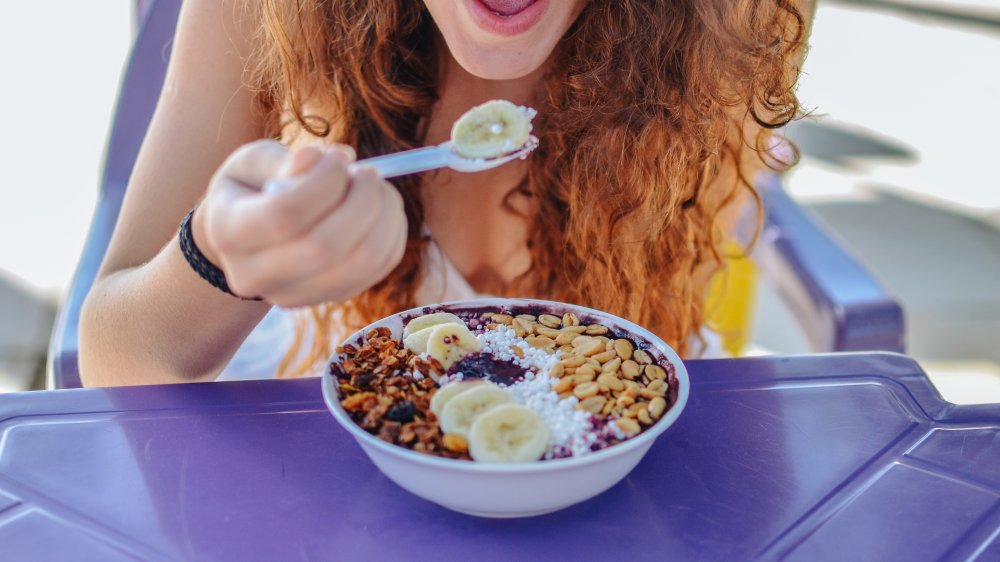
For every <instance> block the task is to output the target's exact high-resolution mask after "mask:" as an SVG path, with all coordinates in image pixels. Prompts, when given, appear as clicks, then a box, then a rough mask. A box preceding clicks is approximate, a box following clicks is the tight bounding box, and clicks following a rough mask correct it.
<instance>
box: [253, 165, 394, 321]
mask: <svg viewBox="0 0 1000 562" xmlns="http://www.w3.org/2000/svg"><path fill="white" fill-rule="evenodd" d="M378 183H379V185H377V186H372V187H371V189H370V191H382V192H383V194H382V195H381V198H382V201H383V203H382V204H381V205H379V206H378V207H375V208H374V209H375V210H376V212H374V213H368V215H369V216H366V217H364V219H363V222H361V223H360V224H359V225H358V227H357V228H356V235H355V236H353V237H351V239H349V240H348V239H346V238H345V239H344V240H343V242H344V243H343V244H338V246H340V248H338V249H337V250H333V249H330V250H328V251H326V252H325V253H324V254H323V256H322V257H323V258H324V262H325V265H324V266H323V267H320V268H317V269H315V270H314V271H313V272H312V273H311V274H310V275H307V276H304V277H302V278H301V280H299V281H296V282H293V283H290V284H288V285H286V286H275V287H272V288H271V291H270V293H265V294H268V300H270V301H271V302H273V303H275V304H279V305H281V306H289V307H294V306H303V305H307V304H315V303H317V302H327V301H331V300H335V301H342V300H346V299H348V298H350V297H352V296H355V295H356V294H358V293H360V292H361V291H364V290H365V289H368V288H369V287H371V286H372V285H374V284H376V283H378V282H379V281H381V280H382V279H383V278H385V276H386V275H388V274H389V273H390V272H391V271H392V270H393V269H394V268H395V267H396V266H397V265H398V264H399V262H400V260H401V259H402V257H403V253H404V251H405V249H406V239H407V230H408V229H407V221H406V215H405V211H404V209H403V201H402V197H400V196H399V194H398V192H396V190H395V188H393V187H392V186H390V185H388V184H385V183H383V182H378ZM350 203H351V204H354V202H353V201H352V202H350ZM357 204H358V205H359V206H365V205H367V203H366V202H365V200H364V198H359V199H358V200H357ZM369 208H371V207H369ZM344 211H345V214H346V213H348V212H350V210H349V209H348V202H345V206H344ZM338 212H339V211H338ZM331 219H333V217H331ZM331 222H334V221H333V220H331ZM303 248H306V246H303ZM286 249H287V250H288V254H286V255H285V256H284V259H290V258H289V257H288V256H291V255H293V254H295V253H296V252H297V251H299V250H295V249H292V248H286ZM301 251H304V252H306V253H308V252H309V251H310V250H308V249H304V250H301ZM300 255H301V254H300ZM272 257H274V258H277V257H278V254H274V255H273V256H272ZM260 265H261V264H258V266H257V267H260Z"/></svg>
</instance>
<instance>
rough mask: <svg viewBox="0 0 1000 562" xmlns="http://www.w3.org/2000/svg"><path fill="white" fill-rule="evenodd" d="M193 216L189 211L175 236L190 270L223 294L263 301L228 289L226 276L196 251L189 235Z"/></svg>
mask: <svg viewBox="0 0 1000 562" xmlns="http://www.w3.org/2000/svg"><path fill="white" fill-rule="evenodd" d="M193 216H194V209H191V210H190V211H188V214H187V215H185V216H184V220H183V221H181V228H180V231H179V232H178V234H177V239H178V240H179V241H180V244H181V253H182V254H184V259H186V260H187V262H188V265H190V266H191V269H193V270H194V271H195V273H197V274H198V276H199V277H201V278H202V279H204V280H205V281H208V282H209V283H211V284H212V286H213V287H215V288H216V289H219V290H220V291H222V292H223V293H226V294H229V295H232V296H234V297H236V298H238V299H242V300H245V301H261V300H264V299H262V298H261V297H251V298H247V297H241V296H239V295H237V294H236V293H234V292H233V291H232V289H230V288H229V283H227V282H226V274H225V273H223V272H222V270H221V269H219V268H218V267H216V265H215V264H214V263H212V262H210V261H208V258H206V257H205V254H203V253H201V250H199V249H198V245H197V244H195V243H194V235H193V234H192V233H191V217H193Z"/></svg>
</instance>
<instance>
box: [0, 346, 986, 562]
mask: <svg viewBox="0 0 1000 562" xmlns="http://www.w3.org/2000/svg"><path fill="white" fill-rule="evenodd" d="M689 370H690V373H691V381H692V389H691V401H690V402H689V404H688V409H687V411H686V412H685V413H684V415H682V416H681V418H680V420H679V421H678V422H677V424H676V426H675V427H673V428H671V430H670V431H668V432H667V433H666V434H665V435H664V436H662V437H661V438H660V439H659V440H658V441H657V443H656V445H654V447H653V449H652V450H651V451H650V453H649V455H648V456H647V457H646V458H645V459H644V460H643V462H642V463H640V465H639V466H638V467H637V468H636V470H635V471H634V472H633V473H632V474H631V475H630V476H629V477H628V478H627V479H626V480H624V481H623V482H622V483H620V484H618V485H617V486H615V487H614V488H612V489H611V490H610V491H608V492H606V493H604V494H602V495H600V496H598V497H596V498H594V499H592V500H589V501H587V502H584V503H583V504H580V505H577V506H575V507H572V508H570V509H567V510H564V511H562V512H559V513H556V514H552V515H548V516H543V517H539V518H535V519H523V520H508V521H493V520H483V519H477V518H472V517H467V516H463V515H458V514H455V513H451V512H449V511H447V510H445V509H443V508H439V507H437V506H435V505H433V504H431V503H428V502H425V501H423V500H420V499H418V498H416V497H414V496H411V495H410V494H409V493H407V492H405V491H403V490H402V489H400V488H398V487H396V486H395V485H394V484H393V483H392V482H390V481H389V480H387V479H386V478H385V477H384V476H382V475H381V474H380V473H379V471H378V470H377V469H376V468H375V467H374V466H373V465H372V464H371V463H370V462H369V461H368V460H367V458H366V457H365V456H364V454H363V453H362V452H361V449H360V448H359V447H358V446H357V444H356V443H355V442H354V441H353V439H352V438H351V437H350V436H349V435H348V434H347V433H346V432H345V431H343V430H341V429H340V428H339V427H338V426H337V425H336V424H335V422H334V420H333V418H332V417H331V416H330V414H329V413H328V412H327V411H326V409H325V407H324V406H323V403H322V399H321V396H320V387H319V381H318V380H315V379H313V380H297V381H256V382H235V383H214V384H190V385H178V386H161V387H147V388H121V389H110V390H61V391H49V392H37V393H24V394H13V395H5V396H0V559H3V560H18V561H20V560H101V561H110V560H119V559H126V560H130V559H143V560H293V559H295V560H333V559H342V560H347V559H351V560H373V559H379V560H414V559H428V560H436V561H446V560H471V559H486V560H494V559H518V560H523V559H536V558H542V559H551V560H561V559H568V558H571V557H572V558H575V559H578V560H598V559H603V560H611V559H614V560H666V559H671V560H692V559H699V560H743V559H763V560H772V559H788V560H810V561H813V560H969V559H979V560H997V559H1000V538H998V537H1000V405H988V406H966V407H956V406H953V405H950V404H948V403H945V402H943V401H942V400H941V399H940V398H939V397H938V395H937V393H936V392H935V391H934V389H933V387H931V385H930V384H929V382H928V381H927V379H926V377H925V376H924V375H923V373H922V372H921V370H920V368H919V367H918V366H917V365H916V364H915V363H914V362H913V361H912V360H910V359H907V358H905V357H903V356H899V355H886V354H852V355H819V356H806V357H785V358H782V357H779V358H760V359H738V360H729V361H693V362H690V363H689Z"/></svg>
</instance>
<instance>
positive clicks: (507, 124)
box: [451, 100, 535, 158]
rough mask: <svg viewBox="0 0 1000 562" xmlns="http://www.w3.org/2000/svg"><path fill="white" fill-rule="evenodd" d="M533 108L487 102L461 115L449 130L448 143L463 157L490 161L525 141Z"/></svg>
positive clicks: (526, 140) (504, 101) (513, 149)
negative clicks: (449, 137)
mask: <svg viewBox="0 0 1000 562" xmlns="http://www.w3.org/2000/svg"><path fill="white" fill-rule="evenodd" d="M534 116H535V112H534V110H533V109H529V108H526V107H518V106H516V105H514V104H512V103H510V102H509V101H507V100H493V101H488V102H486V103H484V104H482V105H477V106H476V107H473V108H472V109H470V110H469V111H466V112H465V115H462V117H460V118H459V119H458V121H455V125H454V126H453V127H452V128H451V144H452V146H453V147H454V148H455V151H456V152H458V153H459V154H461V155H462V156H465V157H466V158H494V157H497V156H501V155H503V154H507V153H508V152H513V151H515V150H518V149H520V148H521V147H522V146H524V143H526V142H528V135H530V134H531V119H532V118H533V117H534Z"/></svg>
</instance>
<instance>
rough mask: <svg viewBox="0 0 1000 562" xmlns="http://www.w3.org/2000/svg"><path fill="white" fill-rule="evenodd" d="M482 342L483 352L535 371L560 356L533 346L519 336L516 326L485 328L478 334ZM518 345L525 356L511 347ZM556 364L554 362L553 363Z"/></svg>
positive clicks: (542, 368) (540, 369)
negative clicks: (516, 352) (521, 355)
mask: <svg viewBox="0 0 1000 562" xmlns="http://www.w3.org/2000/svg"><path fill="white" fill-rule="evenodd" d="M476 339H478V340H479V342H480V343H481V344H482V349H480V351H481V352H483V353H491V354H493V355H494V356H495V357H496V358H497V359H500V360H501V361H511V362H512V363H514V364H515V365H517V366H518V367H522V368H524V369H526V370H527V369H531V370H534V371H543V370H547V369H548V368H549V367H550V366H551V365H550V361H551V360H552V359H553V358H558V354H552V353H549V352H547V351H545V350H544V349H538V348H537V347H531V346H530V345H528V342H526V341H524V339H523V338H519V337H517V334H516V333H515V332H514V328H509V327H506V326H500V327H498V328H497V329H495V330H485V331H483V333H481V334H479V335H477V336H476ZM512 346H513V347H517V348H518V349H520V350H521V351H523V352H524V357H519V356H517V354H515V353H514V352H513V351H512V350H511V347H512ZM553 364H554V363H553Z"/></svg>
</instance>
